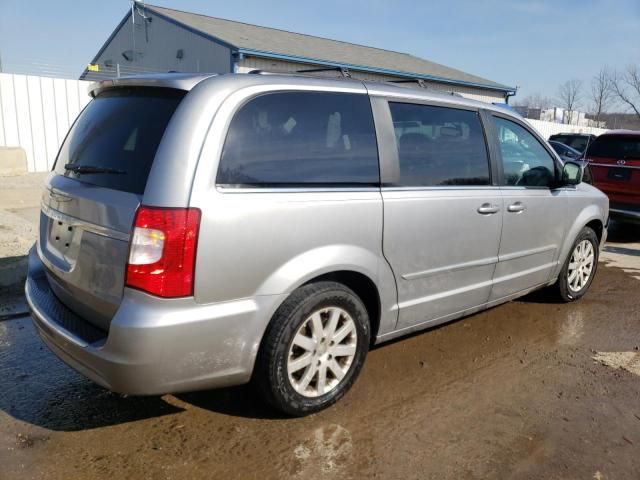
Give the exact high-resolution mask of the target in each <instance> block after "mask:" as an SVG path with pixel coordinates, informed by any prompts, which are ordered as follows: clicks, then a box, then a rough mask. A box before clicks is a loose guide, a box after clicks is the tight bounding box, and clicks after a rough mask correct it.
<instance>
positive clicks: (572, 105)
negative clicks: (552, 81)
mask: <svg viewBox="0 0 640 480" xmlns="http://www.w3.org/2000/svg"><path fill="white" fill-rule="evenodd" d="M558 99H559V100H560V104H561V105H562V106H563V108H564V109H566V110H567V115H568V123H569V124H571V121H572V119H573V112H574V110H575V109H576V108H578V106H579V105H580V101H581V100H582V80H578V79H577V78H574V79H573V80H567V81H566V82H564V83H563V84H562V85H560V88H558Z"/></svg>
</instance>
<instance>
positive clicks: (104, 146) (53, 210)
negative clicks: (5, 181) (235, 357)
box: [38, 86, 186, 330]
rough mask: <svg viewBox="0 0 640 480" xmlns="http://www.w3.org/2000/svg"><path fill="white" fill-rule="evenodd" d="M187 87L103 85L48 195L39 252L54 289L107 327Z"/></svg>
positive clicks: (65, 150) (62, 155)
mask: <svg viewBox="0 0 640 480" xmlns="http://www.w3.org/2000/svg"><path fill="white" fill-rule="evenodd" d="M185 93H186V92H184V91H181V90H175V89H169V88H159V87H130V86H128V87H118V88H111V89H106V90H103V91H101V92H100V93H98V94H97V95H96V97H95V98H94V99H93V100H92V101H91V102H90V103H89V104H88V105H87V107H86V108H85V109H84V110H83V112H82V113H81V114H80V115H79V117H78V119H77V120H76V122H75V123H74V125H73V126H72V128H71V130H70V131H69V133H68V135H67V137H66V139H65V141H64V143H63V145H62V147H61V149H60V152H59V154H58V158H57V159H56V165H55V168H54V173H55V175H52V176H51V177H50V180H49V182H48V185H47V190H46V191H45V193H44V195H43V199H42V212H41V216H40V236H39V239H38V253H39V255H40V258H41V260H42V262H43V263H44V265H45V270H46V273H47V277H48V280H49V284H50V286H51V289H52V290H53V292H54V294H55V295H56V296H57V297H58V299H59V300H61V301H62V302H63V303H64V304H65V305H66V306H67V307H69V308H70V309H71V310H73V311H74V312H75V313H77V314H78V315H80V316H82V317H83V318H85V319H86V320H87V321H89V322H91V323H93V324H94V325H95V326H97V327H99V328H102V329H104V330H108V328H109V324H110V321H111V318H112V317H113V315H114V314H115V312H116V310H117V308H118V306H119V305H120V302H121V299H122V295H123V289H124V282H125V269H126V264H127V258H128V251H129V236H130V234H131V229H132V224H133V220H134V216H135V212H136V209H137V208H138V206H139V205H140V202H141V200H142V195H143V193H144V190H145V187H146V184H147V178H148V176H149V172H150V170H151V166H152V164H153V161H154V158H155V155H156V151H157V149H158V145H159V144H160V141H161V139H162V136H163V134H164V131H165V129H166V127H167V125H168V123H169V120H170V119H171V117H172V115H173V113H174V112H175V110H176V108H177V107H178V105H179V103H180V101H181V100H182V98H183V97H184V95H185Z"/></svg>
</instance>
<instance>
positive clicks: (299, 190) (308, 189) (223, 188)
mask: <svg viewBox="0 0 640 480" xmlns="http://www.w3.org/2000/svg"><path fill="white" fill-rule="evenodd" d="M216 189H217V190H218V191H219V192H220V193H318V192H330V193H331V192H380V188H379V187H267V188H260V187H228V186H223V185H216Z"/></svg>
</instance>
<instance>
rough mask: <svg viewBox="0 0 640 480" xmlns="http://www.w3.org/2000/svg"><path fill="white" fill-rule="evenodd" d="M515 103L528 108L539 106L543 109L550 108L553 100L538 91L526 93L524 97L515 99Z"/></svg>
mask: <svg viewBox="0 0 640 480" xmlns="http://www.w3.org/2000/svg"><path fill="white" fill-rule="evenodd" d="M515 105H520V106H523V107H529V108H539V109H541V110H544V109H545V108H551V107H552V106H553V100H551V99H550V98H549V97H544V96H542V95H541V94H540V93H534V94H532V95H527V96H526V97H524V98H522V99H520V100H517V101H516V102H515Z"/></svg>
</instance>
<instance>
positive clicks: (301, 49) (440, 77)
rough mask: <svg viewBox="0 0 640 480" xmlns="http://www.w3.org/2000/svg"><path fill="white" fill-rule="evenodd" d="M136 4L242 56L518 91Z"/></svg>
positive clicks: (388, 54) (385, 55)
mask: <svg viewBox="0 0 640 480" xmlns="http://www.w3.org/2000/svg"><path fill="white" fill-rule="evenodd" d="M138 5H139V7H141V8H146V9H148V10H150V11H151V12H153V13H155V14H157V15H159V16H160V17H163V18H165V19H167V20H169V21H172V22H174V23H177V24H180V25H183V26H185V27H187V28H188V29H190V30H192V31H194V32H196V33H199V34H201V35H203V36H205V37H208V38H210V39H212V40H214V41H217V42H220V43H223V44H226V45H227V46H228V47H230V48H232V49H233V50H236V51H237V52H238V53H244V54H247V55H253V56H256V57H268V58H280V59H283V60H288V61H293V62H296V61H297V62H301V63H314V64H321V65H330V66H346V67H349V68H351V69H352V70H360V71H369V72H376V73H382V74H387V75H394V76H406V77H411V78H423V79H426V80H432V81H437V82H443V83H451V84H458V85H467V86H473V87H478V88H486V89H491V90H499V91H504V92H514V91H515V88H513V87H509V86H506V85H503V84H500V83H496V82H493V81H491V80H487V79H485V78H482V77H478V76H476V75H471V74H469V73H466V72H463V71H461V70H456V69H454V68H450V67H447V66H445V65H441V64H439V63H434V62H430V61H428V60H424V59H422V58H419V57H415V56H413V55H409V54H407V53H400V52H394V51H390V50H383V49H380V48H373V47H367V46H364V45H356V44H353V43H348V42H341V41H338V40H330V39H328V38H321V37H314V36H311V35H304V34H301V33H294V32H288V31H284V30H278V29H275V28H268V27H261V26H258V25H251V24H247V23H241V22H235V21H232V20H225V19H222V18H216V17H209V16H206V15H199V14H195V13H189V12H183V11H181V10H173V9H170V8H165V7H158V6H155V5H149V4H146V5H142V4H138Z"/></svg>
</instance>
